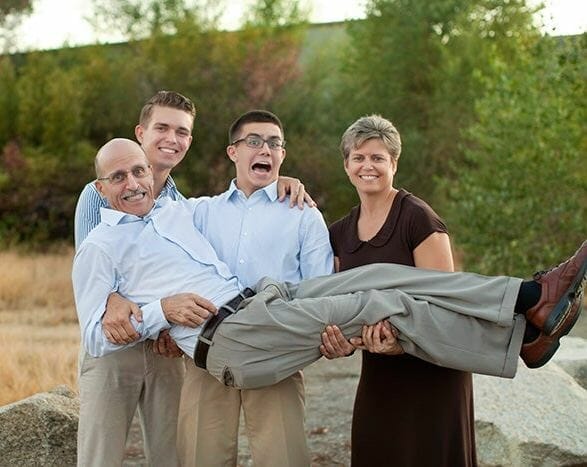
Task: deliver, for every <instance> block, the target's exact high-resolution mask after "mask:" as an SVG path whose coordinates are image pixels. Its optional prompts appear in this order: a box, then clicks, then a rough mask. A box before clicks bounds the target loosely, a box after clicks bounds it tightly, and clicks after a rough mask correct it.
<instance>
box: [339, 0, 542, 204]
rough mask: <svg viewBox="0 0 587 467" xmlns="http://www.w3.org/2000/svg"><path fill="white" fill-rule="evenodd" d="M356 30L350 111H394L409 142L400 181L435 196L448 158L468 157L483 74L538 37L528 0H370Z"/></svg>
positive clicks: (349, 68)
mask: <svg viewBox="0 0 587 467" xmlns="http://www.w3.org/2000/svg"><path fill="white" fill-rule="evenodd" d="M349 34H350V36H351V47H350V51H349V53H348V55H347V56H348V59H347V61H346V62H345V64H344V71H345V74H346V76H347V86H346V89H345V91H344V94H343V95H342V96H341V99H344V100H345V101H346V102H348V103H349V105H347V106H345V107H346V109H350V112H351V115H349V117H348V119H349V120H353V119H354V118H356V116H357V115H362V114H366V113H381V114H383V115H384V116H386V117H388V118H390V119H391V120H392V121H393V122H394V123H395V124H396V126H397V127H398V129H399V131H400V133H401V135H402V140H403V147H404V150H403V156H402V157H401V159H400V168H399V172H398V175H397V182H398V184H400V185H403V186H405V187H407V188H408V189H410V190H412V191H414V192H415V193H416V194H418V195H421V196H424V197H425V198H427V199H430V200H432V199H435V198H436V196H437V192H436V181H437V179H438V178H442V177H445V176H448V177H450V176H451V175H452V174H451V172H450V170H449V168H450V165H449V161H452V160H460V159H461V158H462V150H461V148H460V146H459V144H458V142H459V141H460V140H461V131H462V129H463V128H465V127H467V126H469V125H470V124H471V122H472V121H474V119H475V112H474V102H475V100H476V99H477V98H478V97H479V96H482V95H483V93H484V87H483V86H484V84H485V82H486V81H481V80H479V76H481V75H483V76H488V74H489V72H490V71H491V67H490V64H491V63H492V62H493V61H494V60H503V61H509V60H512V59H514V58H515V55H516V50H517V48H518V47H519V46H520V45H521V44H524V43H525V42H526V41H535V40H537V38H538V32H537V29H536V27H535V26H534V25H533V19H532V9H530V8H528V6H527V5H526V2H525V0H510V1H507V2H506V1H504V0H475V1H470V0H434V1H430V2H417V1H413V0H371V1H369V2H368V3H367V19H366V20H365V21H358V22H355V23H354V24H353V25H352V26H351V27H350V30H349ZM488 81H490V79H489V80H488ZM343 111H344V109H343ZM347 111H348V110H347ZM437 207H438V206H437Z"/></svg>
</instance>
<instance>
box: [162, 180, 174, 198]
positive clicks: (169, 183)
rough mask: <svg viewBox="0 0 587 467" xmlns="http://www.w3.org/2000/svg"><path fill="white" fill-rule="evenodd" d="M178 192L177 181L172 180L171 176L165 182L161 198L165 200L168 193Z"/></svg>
mask: <svg viewBox="0 0 587 467" xmlns="http://www.w3.org/2000/svg"><path fill="white" fill-rule="evenodd" d="M176 191H177V185H176V184H175V181H174V180H173V178H171V175H170V176H169V177H167V179H166V180H165V185H163V189H162V190H161V194H160V195H159V198H163V197H164V196H165V195H167V194H168V193H171V192H176Z"/></svg>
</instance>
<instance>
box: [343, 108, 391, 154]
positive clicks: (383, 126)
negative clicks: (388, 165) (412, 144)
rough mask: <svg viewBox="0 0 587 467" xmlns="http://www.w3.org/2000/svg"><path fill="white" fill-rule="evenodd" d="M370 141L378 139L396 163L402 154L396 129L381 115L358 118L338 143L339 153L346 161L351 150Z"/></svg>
mask: <svg viewBox="0 0 587 467" xmlns="http://www.w3.org/2000/svg"><path fill="white" fill-rule="evenodd" d="M370 139H379V140H381V141H382V142H383V144H384V145H385V148H386V149H387V151H388V152H389V154H390V155H391V158H392V159H393V160H394V161H396V162H397V160H398V159H399V156H400V154H401V152H402V141H401V138H400V136H399V132H398V131H397V128H396V127H395V126H393V123H391V122H390V121H389V120H387V119H385V118H383V117H382V116H381V115H367V116H365V117H361V118H359V119H358V120H357V121H355V122H354V123H353V124H352V125H351V126H349V127H348V128H347V129H346V131H345V132H344V134H343V135H342V138H341V141H340V151H341V153H342V157H343V158H344V160H347V159H348V157H349V154H350V153H351V151H352V150H353V149H357V148H358V147H360V146H362V145H363V143H364V142H365V141H367V140H370Z"/></svg>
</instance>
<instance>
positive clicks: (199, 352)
mask: <svg viewBox="0 0 587 467" xmlns="http://www.w3.org/2000/svg"><path fill="white" fill-rule="evenodd" d="M253 295H255V291H254V290H252V289H249V288H248V287H247V288H246V289H245V290H243V291H242V292H241V293H239V294H238V295H237V296H236V297H234V298H233V299H232V300H230V301H229V302H227V303H225V304H224V305H222V306H221V307H220V309H219V310H218V313H217V314H215V315H213V316H212V318H210V319H209V320H208V322H206V324H204V328H203V329H202V332H201V333H200V336H199V337H198V342H197V344H196V351H195V352H194V362H196V366H198V367H199V368H203V369H204V370H205V369H206V359H207V358H208V350H209V349H210V346H211V345H212V337H214V333H215V332H216V329H217V328H218V326H220V323H222V321H224V319H225V318H226V317H228V316H230V315H232V314H234V313H236V309H237V308H238V306H239V305H240V304H241V302H242V301H243V300H244V299H245V298H249V297H252V296H253Z"/></svg>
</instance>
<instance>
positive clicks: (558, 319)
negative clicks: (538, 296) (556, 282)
mask: <svg viewBox="0 0 587 467" xmlns="http://www.w3.org/2000/svg"><path fill="white" fill-rule="evenodd" d="M586 273H587V261H583V264H582V266H581V267H580V268H579V271H577V275H576V276H575V278H574V279H573V282H571V285H570V287H569V288H568V289H567V291H566V292H565V293H564V294H563V296H562V298H561V299H560V300H559V301H558V303H557V304H556V305H555V306H554V308H553V310H552V312H551V313H550V316H549V317H548V319H547V320H546V322H545V323H544V329H543V330H542V332H543V333H544V334H546V335H547V336H552V335H553V334H556V333H557V332H558V331H559V328H560V327H561V326H562V325H563V324H564V322H565V320H566V319H567V316H568V314H569V313H570V311H571V309H572V308H573V304H574V303H575V301H576V299H577V296H578V295H582V292H583V289H584V287H585V283H586V282H587V276H586V275H585V274H586ZM579 312H580V310H579Z"/></svg>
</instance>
